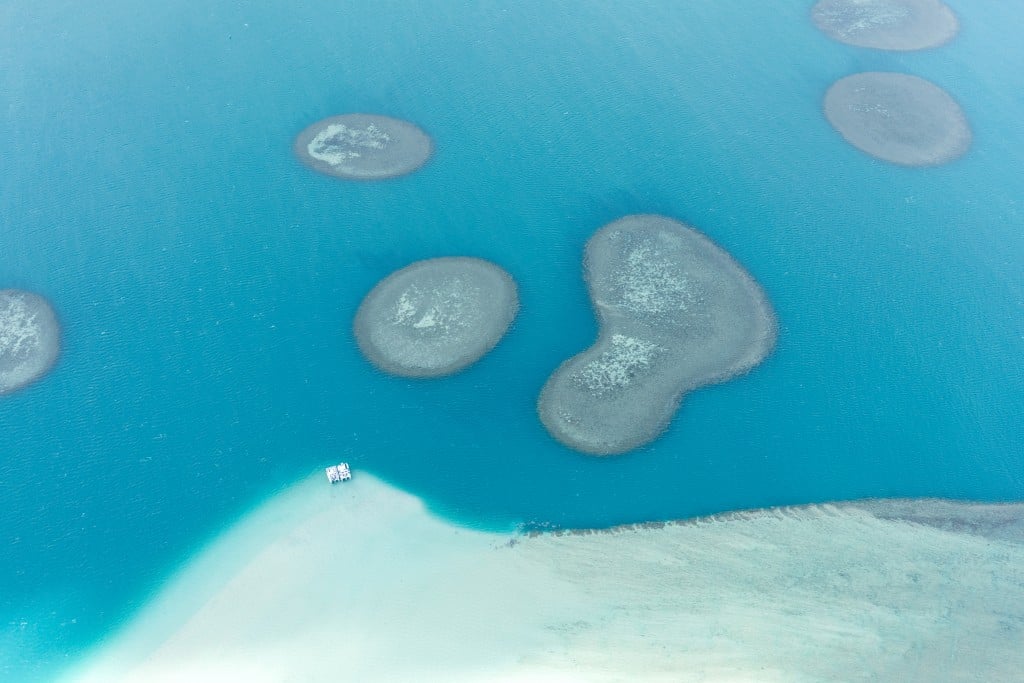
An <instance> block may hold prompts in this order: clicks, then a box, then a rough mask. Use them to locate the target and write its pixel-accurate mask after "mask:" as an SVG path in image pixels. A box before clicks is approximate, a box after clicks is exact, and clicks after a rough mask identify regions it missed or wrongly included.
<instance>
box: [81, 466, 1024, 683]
mask: <svg viewBox="0 0 1024 683" xmlns="http://www.w3.org/2000/svg"><path fill="white" fill-rule="evenodd" d="M1022 518H1024V506H1022V505H1010V506H991V505H980V506H972V505H969V504H958V503H950V502H945V501H929V500H919V501H870V502H866V503H852V504H844V505H822V506H809V507H798V508H785V509H778V510H759V511H751V512H744V513H738V514H731V515H722V516H718V517H714V518H707V519H700V520H693V521H689V522H685V523H679V524H668V525H651V526H649V527H643V526H641V527H627V528H619V529H616V530H611V531H606V532H586V533H567V534H564V535H555V534H541V535H537V536H529V535H521V534H512V533H508V534H497V533H483V532H478V531H473V530H469V529H465V528H459V527H456V526H453V525H451V524H448V523H445V522H443V521H441V520H439V519H437V518H436V517H434V516H432V515H431V514H429V513H428V512H427V511H426V510H425V509H424V507H423V505H422V504H421V503H420V501H419V500H418V499H416V498H413V497H411V496H409V495H407V494H405V493H402V492H400V491H398V490H395V489H394V488H391V487H389V486H387V485H385V484H383V483H381V482H379V481H377V480H376V479H373V478H372V477H370V476H368V475H366V474H357V478H356V479H355V480H354V481H353V482H352V484H351V485H350V486H349V485H346V486H339V487H334V488H331V487H329V486H327V485H326V483H325V482H324V481H323V478H322V475H321V474H319V473H318V474H317V475H316V476H314V477H313V478H311V479H310V480H307V481H305V482H303V483H301V484H299V485H298V486H296V487H295V488H293V489H292V490H290V491H288V492H286V493H284V494H282V495H281V496H280V497H279V498H278V499H275V500H272V501H270V502H269V503H267V504H266V505H265V506H263V507H262V508H260V509H259V510H258V511H257V512H256V513H255V514H254V515H253V516H251V517H250V518H247V519H245V520H243V521H242V522H241V524H240V525H238V526H237V527H236V528H234V529H232V530H230V531H229V532H228V533H227V534H225V536H224V537H223V538H222V539H220V540H219V541H217V542H216V543H215V544H214V545H213V546H212V547H211V548H210V549H208V550H207V551H206V552H205V553H203V554H202V555H201V556H200V557H199V558H198V559H197V560H196V561H195V562H194V563H193V565H192V567H190V568H186V570H185V571H184V572H183V574H182V575H181V576H179V577H178V578H176V579H175V580H174V581H172V582H171V583H170V584H169V586H168V587H167V588H166V589H165V590H163V591H162V592H161V593H160V595H159V596H158V597H157V598H156V599H155V600H154V601H153V602H152V604H151V605H150V606H149V607H147V608H146V609H145V610H144V611H143V613H142V614H141V615H140V616H139V617H138V618H137V619H136V620H135V621H134V622H133V623H131V624H129V626H128V627H127V629H126V630H125V632H124V633H123V634H121V635H120V636H118V637H117V638H115V639H114V640H113V641H111V642H110V643H108V644H107V645H106V646H105V647H104V648H102V649H101V650H100V651H99V652H98V653H97V655H96V656H95V658H94V659H93V660H92V661H91V662H89V663H88V665H87V666H85V667H83V668H82V669H80V670H79V671H77V672H76V675H74V676H73V677H72V680H77V681H103V682H104V683H106V682H108V681H145V682H147V683H149V682H159V681H180V680H246V681H252V682H259V681H281V680H301V681H307V682H310V683H313V682H317V681H332V682H333V681H337V680H356V681H367V682H372V681H394V680H416V681H445V682H452V681H456V682H457V681H545V680H547V681H621V680H631V681H673V682H676V683H678V682H680V681H711V682H714V681H723V682H724V681H754V680H756V681H759V682H760V683H766V682H778V683H782V682H785V683H801V682H805V681H806V682H808V683H809V682H811V681H813V682H814V683H819V682H820V681H825V680H842V681H852V680H865V681H867V680H892V681H895V680H899V681H910V682H913V681H921V682H922V683H923V682H925V681H927V682H928V683H932V682H933V681H936V680H942V681H976V680H1013V679H1014V676H1016V675H1017V673H1018V672H1019V671H1021V670H1024V650H1022V649H1021V648H1020V647H1019V644H1020V642H1022V638H1024V536H1022V527H1021V526H1020V522H1021V519H1022ZM1014 524H1016V525H1017V526H1016V527H1014V526H1013V525H1014ZM240 557H241V558H242V559H239V558H240ZM232 563H235V564H237V565H238V568H237V569H232V570H231V571H227V572H226V571H224V569H223V567H224V566H225V564H227V565H231V564H232ZM197 595H198V596H199V599H197V598H196V596H197ZM190 602H191V603H192V605H191V606H190V607H188V609H186V610H182V607H181V605H183V604H185V605H189V603H190Z"/></svg>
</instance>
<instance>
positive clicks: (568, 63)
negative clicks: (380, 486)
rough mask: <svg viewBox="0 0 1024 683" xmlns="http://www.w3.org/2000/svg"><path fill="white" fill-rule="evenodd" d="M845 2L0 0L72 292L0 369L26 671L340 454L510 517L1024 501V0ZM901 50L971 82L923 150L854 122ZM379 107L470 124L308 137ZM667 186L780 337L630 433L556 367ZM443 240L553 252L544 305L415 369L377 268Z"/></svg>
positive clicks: (47, 259) (25, 129)
mask: <svg viewBox="0 0 1024 683" xmlns="http://www.w3.org/2000/svg"><path fill="white" fill-rule="evenodd" d="M811 4H813V3H812V2H810V1H809V0H808V1H803V0H787V1H784V2H772V3H769V2H750V1H741V0H692V1H691V2H668V1H665V2H653V1H652V2H638V3H623V2H613V1H611V0H608V1H601V0H571V1H568V2H561V3H551V2H549V1H547V0H517V1H516V2H469V1H459V0H422V1H417V2H412V0H404V1H398V0H372V1H371V0H349V1H347V2H337V0H299V1H293V2H283V1H280V0H265V1H262V2H257V1H255V0H251V1H245V0H208V1H206V2H201V3H200V2H183V1H182V0H170V1H169V2H161V3H142V2H137V1H134V0H106V1H105V2H103V3H81V2H71V1H70V0H46V1H40V0H7V1H6V2H3V3H2V4H0V289H2V288H9V287H16V288H22V289H27V290H31V291H34V292H37V293H39V294H42V295H44V296H46V297H47V298H49V299H50V300H51V301H52V302H53V304H54V306H55V308H56V310H57V311H58V314H59V316H60V319H61V321H62V324H63V328H64V329H63V335H64V336H63V343H64V347H63V351H62V356H61V358H60V361H59V364H58V366H57V367H56V368H55V369H54V371H53V372H52V373H51V374H50V375H48V376H47V377H45V378H44V379H43V380H41V381H39V382H38V383H36V384H34V385H32V386H31V387H29V388H27V389H25V390H23V391H21V392H18V393H15V394H12V395H9V396H5V397H2V398H0V678H2V679H3V680H5V681H23V680H24V681H32V680H40V679H46V678H48V677H49V676H52V675H54V674H55V673H56V672H58V671H59V670H60V669H61V668H63V667H66V666H68V665H69V664H70V663H72V662H74V661H75V660H76V658H78V657H80V656H81V655H82V654H83V653H84V652H85V651H86V650H87V648H88V647H89V646H90V645H92V644H94V643H95V642H97V640H98V639H99V638H101V637H103V636H104V635H105V634H108V633H110V632H111V630H112V629H114V628H116V627H117V626H118V625H119V624H121V623H123V621H124V620H125V619H126V618H128V617H129V616H130V615H131V613H132V611H133V610H135V609H137V608H138V607H139V606H140V605H141V604H142V602H143V601H144V600H145V599H146V597H147V596H149V595H151V594H152V592H153V591H154V590H156V588H157V587H158V586H159V585H160V582H161V581H162V580H164V579H166V578H167V577H168V576H169V575H170V574H171V573H172V572H173V571H174V570H175V569H176V568H178V567H180V566H181V565H182V564H183V563H185V562H187V561H188V558H189V556H190V554H191V553H193V552H194V551H195V550H196V549H197V548H199V547H200V546H201V545H202V544H203V543H204V542H206V541H208V540H209V539H211V538H212V537H213V536H215V535H216V534H217V533H218V532H219V531H221V530H223V529H224V528H225V527H226V526H227V525H229V524H230V523H232V522H233V521H235V520H237V519H238V518H239V517H240V516H241V515H243V514H245V513H246V512H247V511H249V510H251V509H252V508H253V507H254V506H256V505H258V504H259V503H260V502H262V501H264V500H266V499H267V498H268V497H269V496H271V495H273V494H274V493H275V492H277V491H280V490H281V489H283V488H284V487H286V486H288V485H289V484H290V483H292V482H294V481H295V480H297V479H298V478H301V477H303V476H305V475H307V474H309V473H311V472H313V471H315V470H317V469H318V468H322V467H324V466H325V465H328V464H331V463H333V462H337V461H338V460H341V459H345V460H348V461H349V462H351V463H352V465H353V468H354V469H355V470H356V472H357V476H358V472H359V471H360V470H364V471H370V472H373V473H374V474H377V475H379V476H381V477H383V478H384V479H386V480H388V481H389V482H391V483H393V484H395V485H397V486H399V487H401V488H403V489H406V490H408V491H411V492H413V493H415V494H416V495H419V496H422V497H423V498H424V499H425V500H426V501H427V502H428V503H429V504H430V506H431V507H432V508H433V509H434V510H435V511H437V512H438V513H440V514H442V515H444V516H446V517H448V518H449V519H453V520H456V521H458V522H460V523H464V524H469V525H474V526H485V527H491V528H508V527H511V526H513V525H516V524H521V523H525V524H531V525H537V524H539V525H548V524H550V525H555V526H605V525H611V524H617V523H624V522H632V521H642V520H656V519H668V518H680V517H688V516H693V515H702V514H707V513H714V512H720V511H725V510H733V509H737V508H750V507H759V506H766V505H778V504H795V503H807V502H812V501H827V500H838V499H850V498H859V497H866V496H945V497H952V498H961V499H979V500H1019V499H1022V498H1024V421H1022V413H1024V371H1022V360H1021V359H1022V358H1024V268H1022V263H1024V173H1022V169H1024V123H1022V122H1024V116H1022V115H1021V114H1022V110H1024V70H1021V69H1020V68H1019V67H1020V63H1021V62H1020V47H1019V46H1020V35H1019V31H1018V28H1019V26H1020V25H1021V21H1022V16H1021V15H1022V13H1024V10H1022V9H1021V6H1020V5H1019V4H1018V3H1015V2H1005V1H1004V0H976V1H974V2H967V1H965V0H959V1H956V2H954V1H953V0H950V2H949V4H950V5H951V6H953V8H954V9H955V11H956V12H957V14H958V15H959V17H960V20H961V24H962V31H961V34H960V36H959V37H958V38H957V39H956V40H955V41H954V42H952V43H951V44H949V45H947V46H945V47H942V48H938V49H933V50H928V51H923V52H918V53H908V54H897V53H886V52H878V51H871V50H865V49H859V48H854V47H849V46H845V45H841V44H839V43H836V42H832V41H830V40H829V39H827V38H826V37H825V36H824V35H822V34H821V33H819V32H818V31H817V30H816V29H815V28H814V26H813V25H812V23H811V21H810V19H809V8H810V5H811ZM867 70H881V71H902V72H907V73H912V74H915V75H919V76H922V77H924V78H927V79H929V80H931V81H933V82H935V83H937V84H938V85H940V86H942V87H943V88H945V89H946V90H947V91H948V92H950V94H952V95H953V96H954V97H955V98H956V99H957V100H958V101H959V102H960V103H961V105H962V106H963V108H964V110H965V112H966V114H967V116H968V117H969V119H970V122H971V125H972V128H973V131H974V144H973V147H972V149H971V151H970V152H969V153H968V154H967V155H966V156H965V157H963V158H961V159H960V160H958V161H955V162H953V163H951V164H948V165H945V166H941V167H935V168H929V169H910V168H903V167H898V166H894V165H890V164H886V163H884V162H880V161H876V160H874V159H872V158H870V157H868V156H866V155H864V154H862V153H861V152H859V151H857V150H856V149H854V148H853V147H851V146H849V145H848V144H847V143H845V142H844V141H843V140H842V138H840V137H839V135H838V134H837V133H836V132H835V131H833V130H832V128H831V127H830V126H829V124H828V123H827V122H826V120H825V118H824V116H823V115H822V112H821V99H822V96H823V94H824V92H825V90H826V88H827V87H828V86H829V85H830V84H831V83H832V82H834V81H835V80H837V79H838V78H840V77H842V76H845V75H848V74H850V73H854V72H857V71H867ZM345 112H374V113H383V114H387V115H390V116H395V117H399V118H405V119H408V120H411V121H413V122H415V123H417V124H418V125H420V126H421V127H422V128H424V129H425V130H426V131H428V132H429V133H430V134H431V135H432V136H433V138H434V140H435V143H436V154H435V156H434V157H433V159H432V160H431V161H430V163H429V164H428V165H427V166H425V167H424V168H423V169H422V170H420V171H419V172H417V173H415V174H413V175H410V176H407V177H404V178H400V179H395V180H391V181H386V182H380V183H351V182H344V181H340V180H337V179H333V178H329V177H326V176H322V175H318V174H316V173H313V172H312V171H310V170H308V169H307V168H305V167H304V166H302V165H301V164H300V163H299V162H298V161H297V160H296V158H294V156H293V154H292V151H291V142H292V139H293V137H294V136H295V134H296V133H298V132H299V131H300V130H301V129H302V128H303V127H305V126H306V125H308V124H309V123H311V122H313V121H315V120H317V119H320V118H323V117H325V116H329V115H333V114H338V113H345ZM638 212H649V213H661V214H665V215H668V216H672V217H674V218H677V219H679V220H682V221H685V222H688V223H690V224H692V225H694V226H695V227H697V228H698V229H700V230H702V231H703V232H705V233H706V234H708V235H709V236H711V237H712V238H713V239H714V240H716V241H717V242H718V243H719V244H720V245H722V246H723V247H724V248H726V249H727V250H728V251H729V252H731V253H732V254H733V255H734V256H735V257H736V258H737V259H738V260H739V261H740V262H741V263H742V264H744V265H745V266H746V267H747V269H748V270H749V271H750V272H751V273H752V274H753V275H754V276H755V277H756V278H757V279H758V280H759V281H760V282H761V284H762V285H763V286H764V288H765V290H766V292H767V294H768V296H769V298H770V299H771V301H772V302H773V304H774V306H775V308H776V311H777V314H778V317H779V321H780V337H779V344H778V347H777V349H776V351H775V353H774V355H772V356H771V357H770V358H769V359H768V360H767V361H766V362H765V363H764V364H763V365H762V366H760V367H759V368H757V369H755V370H754V371H753V372H752V373H750V374H749V375H747V376H745V377H742V378H740V379H737V380H735V381H732V382H729V383H727V384H723V385H719V386H715V387H710V388H707V389H704V390H701V391H698V392H696V393H694V394H691V395H690V396H688V397H687V398H686V400H685V401H684V403H683V405H682V408H681V410H680V412H679V413H678V415H677V417H676V419H675V421H674V422H673V423H672V425H671V427H670V429H669V430H668V432H667V433H666V434H665V435H664V436H663V437H662V438H660V439H659V440H658V441H656V442H654V443H653V444H652V445H650V446H649V447H646V448H644V449H642V450H640V451H637V452H635V453H632V454H629V455H626V456H623V457H617V458H611V459H598V458H593V457H589V456H584V455H580V454H577V453H574V452H572V451H569V450H567V449H566V448H563V447H561V446H560V445H558V444H556V443H555V442H554V441H553V440H552V439H551V438H550V437H549V436H548V435H547V433H546V432H545V430H544V429H543V427H542V425H541V424H540V422H539V420H538V418H537V416H536V413H535V401H536V398H537V394H538V392H539V390H540V387H541V386H542V384H543V383H544V381H545V380H546V378H547V377H548V375H549V374H550V373H551V371H552V370H553V369H554V368H555V367H556V366H557V365H558V364H559V363H560V362H561V361H562V360H564V359H565V358H567V357H569V356H570V355H573V354H575V353H577V352H578V351H580V350H582V349H583V348H584V347H586V346H588V345H589V344H590V343H591V341H592V340H593V338H594V336H595V332H596V325H595V322H594V318H593V316H592V314H591V309H590V304H589V300H588V297H587V293H586V289H585V286H584V283H583V280H582V277H581V256H582V250H583V245H584V243H585V241H586V240H587V238H588V237H589V236H590V235H591V234H592V233H593V232H594V231H595V230H597V229H598V228H599V227H600V226H601V225H603V224H604V223H606V222H609V221H611V220H613V219H615V218H618V217H620V216H623V215H625V214H629V213H638ZM443 255H468V256H478V257H482V258H486V259H490V260H493V261H495V262H497V263H499V264H501V265H502V266H503V267H505V268H506V269H507V270H508V271H509V272H510V273H511V274H512V275H513V276H514V277H515V278H516V280H517V281H518V283H519V286H520V296H521V312H520V315H519V317H518V319H517V321H516V323H515V325H514V327H513V328H512V330H511V332H510V333H509V334H508V336H507V337H506V338H505V339H504V340H503V341H502V342H501V343H500V344H499V345H498V347H497V348H496V349H495V350H494V351H493V352H492V353H490V354H489V355H488V356H486V357H485V358H484V359H483V360H482V361H481V362H480V363H478V364H477V365H475V366H473V367H472V368H470V369H469V370H468V371H466V372H464V373H462V374H459V375H457V376H454V377H451V378H448V379H443V380H435V381H411V380H404V379H395V378H390V377H386V376H383V375H381V374H379V373H378V372H376V371H375V370H373V369H372V367H371V366H370V365H369V364H367V363H366V362H365V361H364V360H363V359H362V357H361V356H360V355H359V352H358V350H357V348H356V346H355V343H354V339H353V335H352V331H351V321H352V318H353V315H354V312H355V310H356V308H357V306H358V304H359V302H360V300H361V299H362V297H363V295H364V294H365V293H366V292H367V291H368V290H369V289H370V288H371V287H372V286H373V285H374V284H375V283H376V282H377V281H378V280H379V279H381V278H382V277H384V276H385V275H387V274H388V273H390V272H392V271H393V270H395V269H397V268H400V267H402V266H405V265H407V264H408V263H410V262H411V261H414V260H417V259H423V258H429V257H435V256H443Z"/></svg>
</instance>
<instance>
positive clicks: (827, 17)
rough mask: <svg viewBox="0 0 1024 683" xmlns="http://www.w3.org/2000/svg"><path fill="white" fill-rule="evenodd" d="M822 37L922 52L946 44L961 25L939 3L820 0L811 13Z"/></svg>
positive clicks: (928, 0) (929, 0) (934, 0)
mask: <svg viewBox="0 0 1024 683" xmlns="http://www.w3.org/2000/svg"><path fill="white" fill-rule="evenodd" d="M811 17H812V19H813V20H814V24H815V25H816V26H817V27H818V28H819V29H821V31H822V32H823V33H825V35H827V36H829V37H830V38H832V39H834V40H838V41H840V42H842V43H847V44H848V45H856V46H857V47H871V48H877V49H879V50H923V49H925V48H931V47H938V46H939V45H943V44H945V43H948V42H949V41H950V40H952V39H953V37H954V36H956V34H957V32H958V31H959V30H960V22H959V21H958V20H957V18H956V15H955V14H953V10H951V9H950V8H949V7H948V6H947V5H946V4H945V3H943V2H940V1H939V0H821V1H820V2H819V3H818V4H816V5H815V6H814V8H813V9H812V10H811Z"/></svg>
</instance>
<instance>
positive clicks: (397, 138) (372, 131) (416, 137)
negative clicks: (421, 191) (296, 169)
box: [293, 114, 434, 180]
mask: <svg viewBox="0 0 1024 683" xmlns="http://www.w3.org/2000/svg"><path fill="white" fill-rule="evenodd" d="M293 148H294V150H295V154H296V156H298V157H299V159H300V160H301V161H302V162H303V163H304V164H306V165H307V166H309V167H310V168H312V169H314V170H316V171H320V172H321V173H326V174H327V175H333V176H337V177H339V178H345V179H347V180H384V179H386V178H394V177H396V176H401V175H405V174H407V173H412V172H413V171H415V170H416V169H418V168H419V167H421V166H422V165H423V164H425V163H427V160H428V159H429V158H430V156H431V154H433V152H434V142H433V140H431V138H430V136H429V135H427V134H426V133H425V132H423V130H422V129H420V128H419V127H418V126H416V125H415V124H412V123H410V122H408V121H403V120H401V119H395V118H391V117H390V116H383V115H381V114H341V115H339V116H330V117H328V118H326V119H322V120H320V121H317V122H316V123H314V124H312V125H310V126H307V127H306V128H305V129H303V131H302V132H301V133H299V134H298V136H296V138H295V142H294V145H293Z"/></svg>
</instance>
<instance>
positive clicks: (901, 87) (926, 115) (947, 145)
mask: <svg viewBox="0 0 1024 683" xmlns="http://www.w3.org/2000/svg"><path fill="white" fill-rule="evenodd" d="M824 109H825V118H827V119H828V122H829V123H831V124H832V127H833V128H835V129H836V130H837V131H839V134H840V135H842V136H843V138H845V139H846V141H847V142H849V143H850V144H851V145H853V146H854V147H856V148H857V149H859V150H861V151H862V152H865V153H867V154H870V155H871V156H873V157H876V158H878V159H882V160H883V161H889V162H892V163H894V164H902V165H904V166H934V165H938V164H944V163H946V162H949V161H952V160H953V159H956V158H958V157H960V156H962V155H963V154H965V153H966V152H967V150H968V148H970V146H971V139H972V138H973V135H972V133H971V128H970V125H969V124H968V123H967V117H966V116H965V115H964V112H963V110H962V109H961V108H960V105H959V104H957V102H956V100H954V99H953V98H952V97H951V96H950V95H949V93H947V92H946V91H945V90H943V89H942V88H940V87H939V86H937V85H935V84H934V83H931V82H930V81H926V80H924V79H923V78H918V77H917V76H910V75H908V74H901V73H890V72H883V71H869V72H864V73H858V74H853V75H851V76H847V77H845V78H841V79H839V80H838V81H836V82H835V83H833V84H832V86H831V87H830V88H829V89H828V92H826V93H825V102H824Z"/></svg>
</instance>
